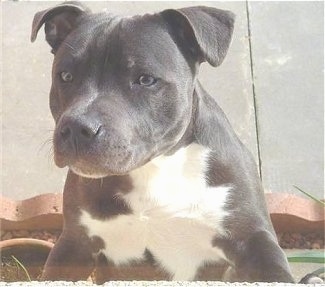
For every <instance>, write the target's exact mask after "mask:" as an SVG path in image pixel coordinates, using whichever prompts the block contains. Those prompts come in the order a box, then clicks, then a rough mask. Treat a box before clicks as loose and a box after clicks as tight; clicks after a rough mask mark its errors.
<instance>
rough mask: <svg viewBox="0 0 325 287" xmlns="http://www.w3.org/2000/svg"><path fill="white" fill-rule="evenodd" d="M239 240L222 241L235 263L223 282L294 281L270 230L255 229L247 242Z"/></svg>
mask: <svg viewBox="0 0 325 287" xmlns="http://www.w3.org/2000/svg"><path fill="white" fill-rule="evenodd" d="M238 242H240V241H238V240H236V239H233V240H231V243H229V242H228V243H226V242H223V243H221V244H220V245H223V246H224V250H225V253H226V254H227V255H228V257H229V259H230V262H232V263H233V264H232V265H233V266H232V267H230V268H229V269H228V270H227V271H226V273H225V275H224V278H223V280H224V281H230V282H235V281H237V282H238V281H247V282H294V280H293V277H292V275H291V272H290V268H289V264H288V262H287V260H286V258H285V254H284V252H283V251H282V250H281V248H280V247H279V245H278V244H277V242H276V239H275V238H274V236H273V235H272V234H271V233H270V232H268V231H260V232H256V233H254V234H252V235H251V236H250V237H249V238H248V240H246V242H243V241H241V243H238Z"/></svg>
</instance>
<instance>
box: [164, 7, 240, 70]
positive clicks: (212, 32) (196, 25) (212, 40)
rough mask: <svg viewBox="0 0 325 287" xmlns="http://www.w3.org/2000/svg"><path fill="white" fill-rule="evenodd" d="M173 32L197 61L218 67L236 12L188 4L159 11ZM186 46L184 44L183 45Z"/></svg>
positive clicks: (227, 43) (232, 27) (227, 45)
mask: <svg viewBox="0 0 325 287" xmlns="http://www.w3.org/2000/svg"><path fill="white" fill-rule="evenodd" d="M161 15H162V17H163V18H164V19H165V20H166V21H167V22H168V24H169V25H170V27H171V30H172V33H174V35H175V36H176V38H178V39H177V40H178V41H179V43H181V44H182V45H185V46H187V48H188V49H189V51H190V52H191V54H192V55H194V56H195V57H197V60H198V61H199V62H204V61H208V62H209V63H210V64H211V65H212V66H219V65H220V64H221V63H222V61H223V60H224V58H225V56H226V54H227V51H228V48H229V45H230V42H231V38H232V33H233V29H234V22H235V15H234V14H233V13H232V12H230V11H225V10H220V9H216V8H210V7H203V6H198V7H188V8H182V9H177V10H174V9H169V10H165V11H163V12H161ZM183 48H185V49H186V47H183Z"/></svg>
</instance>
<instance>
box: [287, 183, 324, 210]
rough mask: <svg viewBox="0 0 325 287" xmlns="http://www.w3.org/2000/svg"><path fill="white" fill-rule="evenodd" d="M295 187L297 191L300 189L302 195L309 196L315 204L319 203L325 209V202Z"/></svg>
mask: <svg viewBox="0 0 325 287" xmlns="http://www.w3.org/2000/svg"><path fill="white" fill-rule="evenodd" d="M293 187H294V188H295V189H298V190H299V191H300V192H301V193H303V194H304V195H306V196H308V197H309V198H311V199H312V200H314V201H315V202H317V203H319V204H320V205H322V206H323V207H325V202H324V201H321V200H319V199H317V198H316V197H315V196H313V195H312V194H310V193H308V192H306V191H304V190H302V189H301V188H299V187H298V186H295V185H293Z"/></svg>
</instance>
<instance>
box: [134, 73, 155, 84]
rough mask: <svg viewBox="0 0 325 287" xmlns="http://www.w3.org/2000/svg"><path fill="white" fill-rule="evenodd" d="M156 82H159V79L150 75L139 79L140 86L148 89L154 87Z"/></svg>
mask: <svg viewBox="0 0 325 287" xmlns="http://www.w3.org/2000/svg"><path fill="white" fill-rule="evenodd" d="M156 82H157V79H155V78H154V77H152V76H149V75H142V76H140V78H139V79H138V84H139V85H141V86H146V87H149V86H152V85H154V84H155V83H156Z"/></svg>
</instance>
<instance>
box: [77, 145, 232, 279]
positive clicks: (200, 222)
mask: <svg viewBox="0 0 325 287" xmlns="http://www.w3.org/2000/svg"><path fill="white" fill-rule="evenodd" d="M208 154H209V151H208V150H206V149H204V148H202V147H200V146H198V145H191V146H189V147H187V148H184V149H182V150H180V151H178V152H177V153H175V154H174V155H173V156H169V157H159V158H157V159H155V160H153V161H152V162H150V163H148V164H147V165H145V166H144V167H142V168H140V169H138V170H136V171H134V172H132V173H131V178H132V181H133V186H134V188H133V190H132V191H131V192H130V193H128V194H126V195H122V194H121V195H120V196H121V197H122V198H123V200H124V201H125V202H126V204H128V205H129V207H130V209H131V210H132V213H131V214H128V215H120V216H117V217H114V218H112V219H107V220H98V219H96V218H93V217H92V216H91V214H89V213H88V212H87V211H85V210H83V211H82V215H81V218H80V223H81V224H82V225H83V226H84V227H85V228H86V230H87V232H88V236H89V237H92V236H99V237H100V238H102V240H103V241H104V242H105V249H104V250H102V252H103V253H104V254H105V255H106V256H107V257H108V258H109V259H110V260H112V261H113V262H114V263H115V264H122V263H127V262H128V261H130V260H132V259H142V258H143V255H144V253H145V251H146V250H149V251H150V252H151V253H152V255H153V256H154V259H155V261H156V262H157V263H158V264H159V265H160V267H162V268H163V269H165V270H166V271H168V272H169V273H170V274H172V277H173V279H175V280H190V279H193V278H194V276H195V273H196V271H197V269H198V268H199V267H200V266H201V265H202V264H203V263H204V262H207V261H217V260H219V259H220V258H224V255H223V252H222V251H221V250H219V249H217V248H215V247H213V246H212V239H213V238H214V237H215V236H216V235H217V234H219V235H222V234H224V233H225V230H223V227H222V221H223V218H224V217H225V216H226V215H227V212H226V211H225V209H224V205H225V202H226V200H227V195H228V191H229V190H230V188H231V187H230V186H219V187H209V186H207V185H206V183H205V179H204V173H205V165H206V159H207V157H208Z"/></svg>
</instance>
